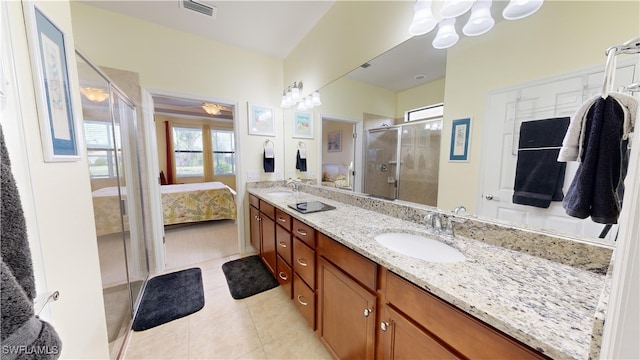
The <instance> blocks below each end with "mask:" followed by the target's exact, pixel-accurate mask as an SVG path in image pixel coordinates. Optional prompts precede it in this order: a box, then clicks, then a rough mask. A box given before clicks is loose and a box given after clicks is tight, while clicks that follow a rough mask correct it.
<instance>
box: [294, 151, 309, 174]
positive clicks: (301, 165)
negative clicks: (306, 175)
mask: <svg viewBox="0 0 640 360" xmlns="http://www.w3.org/2000/svg"><path fill="white" fill-rule="evenodd" d="M296 169H298V170H300V171H307V159H303V158H301V157H300V150H298V152H297V153H296Z"/></svg>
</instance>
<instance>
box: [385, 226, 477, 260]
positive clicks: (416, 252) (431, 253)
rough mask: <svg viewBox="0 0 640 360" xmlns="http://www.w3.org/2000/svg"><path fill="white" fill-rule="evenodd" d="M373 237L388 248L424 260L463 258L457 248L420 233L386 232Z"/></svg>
mask: <svg viewBox="0 0 640 360" xmlns="http://www.w3.org/2000/svg"><path fill="white" fill-rule="evenodd" d="M374 239H375V240H376V241H377V242H378V243H379V244H380V245H382V246H384V247H386V248H387V249H389V250H393V251H395V252H398V253H400V254H403V255H406V256H411V257H413V258H417V259H422V260H425V261H430V262H445V263H452V262H460V261H464V260H465V256H464V255H463V254H462V253H461V252H460V251H459V250H458V249H456V248H454V247H452V246H449V245H447V244H445V243H443V242H440V241H437V240H433V239H429V238H427V237H424V236H420V235H414V234H409V233H403V232H388V233H383V234H379V235H376V236H375V237H374Z"/></svg>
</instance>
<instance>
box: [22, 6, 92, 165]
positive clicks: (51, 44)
mask: <svg viewBox="0 0 640 360" xmlns="http://www.w3.org/2000/svg"><path fill="white" fill-rule="evenodd" d="M24 12H25V22H26V25H27V38H28V43H29V50H30V53H31V67H32V71H33V74H34V84H33V85H34V89H35V94H36V107H37V109H38V117H39V122H40V135H41V138H42V149H43V155H44V161H46V162H60V161H79V160H80V153H79V151H78V147H79V145H78V136H77V129H76V121H75V116H74V110H73V106H72V96H71V94H72V92H71V89H70V87H71V81H70V77H69V67H68V66H69V65H68V64H69V63H71V61H70V59H71V56H73V49H72V48H71V47H70V46H69V43H68V41H67V39H66V37H65V34H64V32H63V31H62V30H61V29H60V28H58V27H57V26H56V24H54V23H53V22H52V21H51V20H50V19H49V18H48V17H47V16H46V15H45V14H44V13H43V12H42V11H41V10H40V9H39V8H38V7H37V6H35V5H34V3H33V2H32V1H25V2H24Z"/></svg>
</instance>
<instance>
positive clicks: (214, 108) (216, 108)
mask: <svg viewBox="0 0 640 360" xmlns="http://www.w3.org/2000/svg"><path fill="white" fill-rule="evenodd" d="M202 108H203V109H204V111H206V112H207V114H209V115H218V114H220V111H222V109H223V107H222V106H220V105H218V104H211V103H202Z"/></svg>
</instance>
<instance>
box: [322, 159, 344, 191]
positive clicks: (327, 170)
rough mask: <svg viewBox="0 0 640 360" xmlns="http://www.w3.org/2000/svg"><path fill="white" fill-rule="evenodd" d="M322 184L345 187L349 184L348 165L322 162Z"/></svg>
mask: <svg viewBox="0 0 640 360" xmlns="http://www.w3.org/2000/svg"><path fill="white" fill-rule="evenodd" d="M321 184H322V185H323V186H329V187H336V188H341V189H346V188H349V187H350V184H349V167H348V166H347V165H342V164H338V163H324V164H322V183H321Z"/></svg>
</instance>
